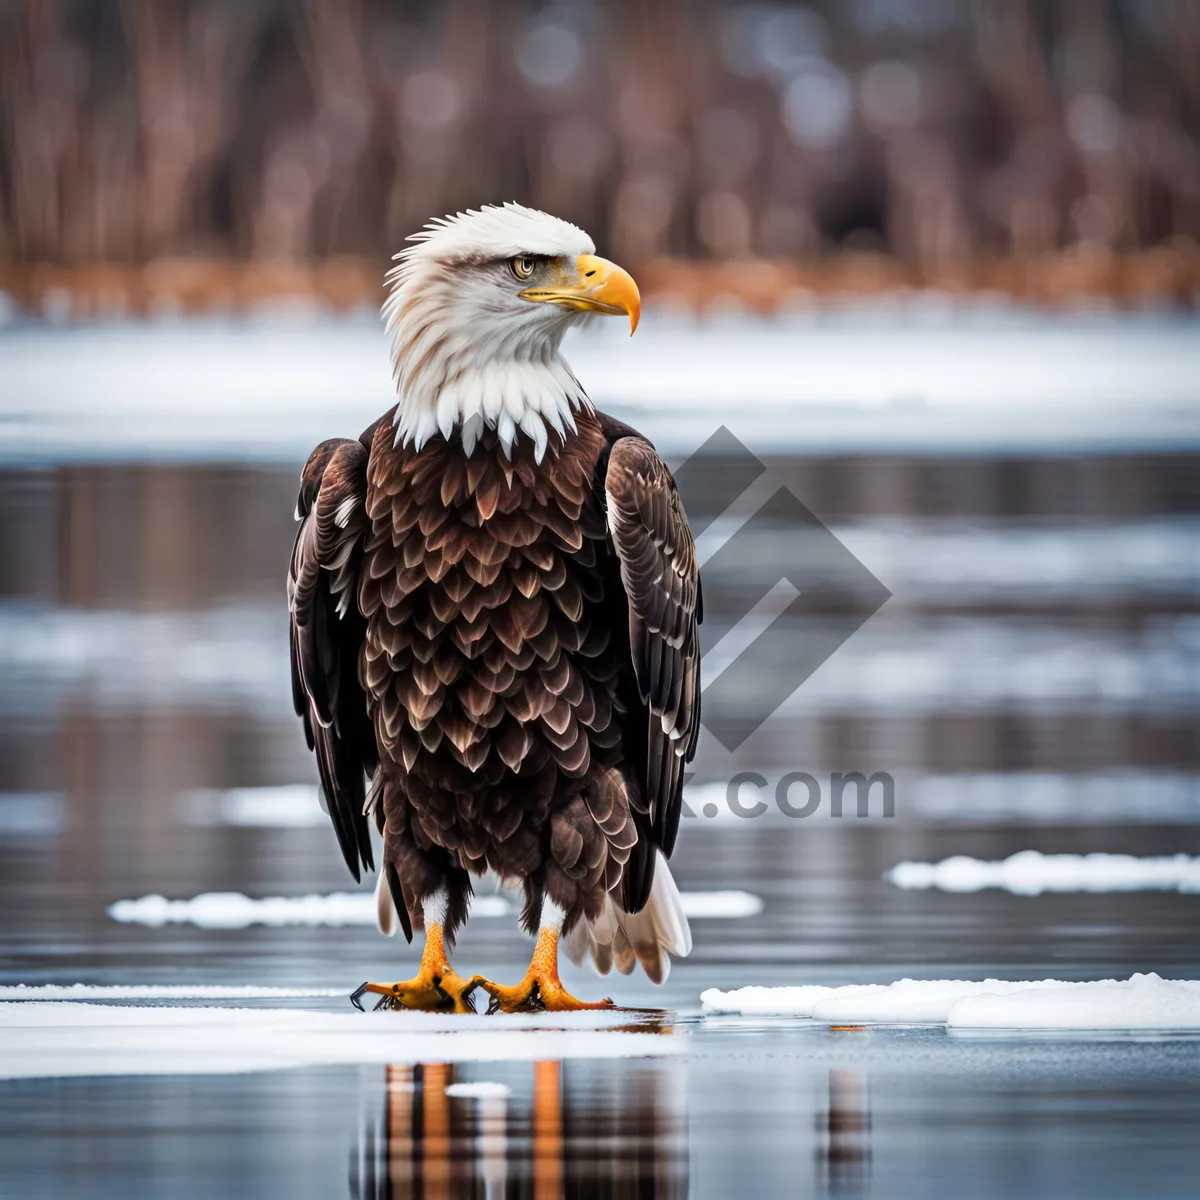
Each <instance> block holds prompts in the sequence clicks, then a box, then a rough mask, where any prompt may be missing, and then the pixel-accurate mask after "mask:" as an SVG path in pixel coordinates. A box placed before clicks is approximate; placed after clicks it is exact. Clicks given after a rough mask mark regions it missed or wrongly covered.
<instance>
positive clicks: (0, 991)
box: [0, 983, 346, 1001]
mask: <svg viewBox="0 0 1200 1200" xmlns="http://www.w3.org/2000/svg"><path fill="white" fill-rule="evenodd" d="M345 995H346V989H345V988H289V987H258V986H257V985H254V984H249V985H246V986H239V985H233V986H229V985H226V984H187V983H185V984H174V983H166V984H161V983H146V984H140V983H139V984H123V983H122V984H92V983H62V984H60V983H38V984H29V983H17V984H9V985H5V986H0V1001H4V1000H299V999H310V998H315V997H321V996H345Z"/></svg>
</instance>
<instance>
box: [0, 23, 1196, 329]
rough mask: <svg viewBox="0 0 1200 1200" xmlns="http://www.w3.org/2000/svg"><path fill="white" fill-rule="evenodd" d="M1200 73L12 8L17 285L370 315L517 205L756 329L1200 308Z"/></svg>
mask: <svg viewBox="0 0 1200 1200" xmlns="http://www.w3.org/2000/svg"><path fill="white" fill-rule="evenodd" d="M1198 63H1200V4H1198V3H1196V0H1038V2H1035V0H920V2H918V0H852V2H851V0H845V2H841V3H835V2H833V0H810V3H808V4H806V5H793V4H736V3H726V2H721V0H700V2H685V0H659V2H655V3H638V4H634V3H629V4H612V5H599V4H595V3H590V2H587V0H570V2H561V3H551V4H549V5H544V4H531V3H522V2H519V0H518V2H513V3H503V4H496V3H491V4H488V3H483V2H482V0H449V2H448V3H444V4H432V3H411V2H410V3H385V2H383V0H345V2H343V0H307V2H303V0H203V2H201V0H125V2H118V0H105V2H96V0H28V2H26V0H0V287H5V288H6V289H7V290H8V291H9V292H10V293H11V294H12V295H13V296H15V297H16V299H17V302H18V303H20V304H23V305H25V306H27V307H29V308H32V309H35V310H42V311H47V310H52V312H53V311H57V312H58V314H59V315H70V316H79V315H88V314H93V313H100V314H103V313H115V314H119V313H121V312H124V311H129V310H133V311H155V310H159V309H165V310H167V311H171V310H173V309H177V308H180V307H183V308H187V309H192V308H200V309H205V308H217V309H220V308H225V307H230V306H233V307H238V306H240V305H241V304H243V303H246V302H251V301H253V300H255V299H257V298H260V297H263V296H273V295H278V294H287V293H291V292H308V293H316V294H319V295H322V296H324V297H325V298H326V299H327V300H328V301H329V302H331V303H332V304H334V305H335V306H338V307H352V306H355V305H358V304H360V303H364V302H369V303H372V304H373V303H375V301H376V300H377V298H378V292H379V288H380V280H381V276H382V274H383V270H384V268H385V266H386V263H387V259H388V257H389V256H390V255H391V254H392V253H393V252H394V251H395V250H396V249H397V248H398V247H399V245H400V243H401V240H402V239H403V238H404V236H405V235H406V234H408V233H410V232H412V231H413V230H414V229H416V228H418V227H419V226H420V225H421V224H423V223H424V222H425V221H426V220H427V219H428V218H429V217H430V216H431V215H435V214H440V213H443V212H447V211H452V210H455V209H459V208H462V207H467V206H474V205H478V204H480V203H484V202H495V201H503V200H508V199H516V200H520V201H522V202H524V203H528V204H532V205H535V206H537V207H540V208H545V209H547V210H550V211H552V212H555V213H558V214H560V215H562V216H564V217H567V218H569V219H570V220H573V221H575V222H577V223H579V224H581V225H582V226H583V227H584V228H586V229H588V230H589V231H590V232H591V233H592V234H593V236H594V237H595V238H596V240H597V242H598V243H599V245H600V246H601V248H602V250H603V252H605V253H609V254H611V255H612V256H613V257H615V258H617V259H618V260H622V261H626V262H628V263H630V264H636V265H637V266H638V267H639V271H640V275H639V277H640V278H641V277H644V278H645V280H646V283H647V286H648V288H649V290H650V291H652V292H654V291H656V292H659V293H677V294H678V295H679V296H680V297H681V298H682V299H683V300H684V301H685V302H686V301H688V300H694V299H697V298H698V297H699V296H700V294H701V293H703V294H704V295H705V296H711V295H712V293H713V290H714V289H713V288H712V286H711V276H712V272H713V271H721V270H724V267H722V266H721V265H720V264H727V263H730V262H736V263H739V264H741V266H740V269H739V270H738V271H737V272H736V273H729V274H730V277H729V279H728V281H727V283H728V288H729V290H730V291H732V292H734V293H735V294H737V295H738V296H740V298H741V299H742V300H744V301H746V302H747V303H749V304H750V305H751V306H754V307H763V308H771V307H773V306H776V305H778V304H780V303H782V302H784V301H786V300H787V299H788V298H789V296H790V295H791V293H793V292H798V293H801V294H818V295H819V294H820V293H821V292H823V291H825V290H827V289H830V288H832V289H834V290H838V291H846V290H850V291H870V290H875V289H878V288H880V287H904V286H929V285H933V286H938V287H943V288H948V289H951V290H954V289H989V290H992V289H994V290H999V291H1002V292H1008V293H1012V294H1016V295H1019V296H1022V297H1024V298H1026V299H1033V300H1035V301H1059V302H1069V301H1071V300H1073V299H1075V298H1077V297H1078V296H1080V295H1089V296H1091V297H1093V298H1095V297H1108V298H1111V299H1113V300H1115V301H1117V302H1119V303H1125V302H1135V303H1145V302H1153V303H1155V304H1161V303H1163V302H1164V301H1165V302H1167V303H1170V304H1175V305H1187V306H1192V305H1194V304H1195V300H1196V295H1197V290H1198V288H1200V249H1198V239H1200V142H1198V139H1197V134H1198V132H1200V69H1197V64H1198ZM747 260H755V266H754V269H753V270H750V269H747V267H746V263H747ZM688 264H690V265H688ZM698 281H704V286H703V287H701V286H700V285H699V282H698ZM718 290H719V289H718Z"/></svg>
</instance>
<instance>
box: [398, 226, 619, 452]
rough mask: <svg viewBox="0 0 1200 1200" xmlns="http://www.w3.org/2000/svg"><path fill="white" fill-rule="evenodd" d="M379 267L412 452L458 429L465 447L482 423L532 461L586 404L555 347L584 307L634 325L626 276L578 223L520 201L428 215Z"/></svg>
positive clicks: (405, 438)
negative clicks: (524, 448)
mask: <svg viewBox="0 0 1200 1200" xmlns="http://www.w3.org/2000/svg"><path fill="white" fill-rule="evenodd" d="M408 241H410V242H412V243H413V244H412V245H411V246H409V247H407V248H406V249H404V250H402V251H401V252H400V253H399V254H397V255H396V266H395V267H393V268H392V270H391V271H390V272H389V273H388V283H389V284H390V286H391V293H390V294H389V296H388V298H387V301H386V303H385V304H384V306H383V317H384V320H385V321H386V323H387V327H388V331H389V332H390V333H391V335H392V366H393V370H394V372H395V376H396V385H397V388H398V390H399V393H400V405H399V409H398V411H397V414H396V441H397V443H405V444H408V443H410V442H411V443H413V444H415V445H416V446H417V448H418V449H419V448H420V447H421V446H423V445H424V444H425V442H427V441H428V440H429V438H431V437H432V436H433V435H434V434H435V433H438V432H439V431H440V432H441V434H442V436H443V437H446V438H450V437H451V436H452V434H453V432H454V430H455V428H456V427H457V426H459V425H460V424H461V426H462V429H461V437H462V442H463V447H464V449H465V451H466V453H467V454H470V453H471V451H472V450H473V449H474V447H475V443H476V441H477V440H478V438H479V435H480V434H481V433H482V432H483V430H484V429H485V428H488V427H491V428H494V429H495V430H496V432H497V435H498V437H499V440H500V442H501V444H502V445H503V446H504V449H505V451H506V452H511V450H512V446H513V443H514V442H515V441H516V439H517V437H518V435H519V433H524V434H526V435H527V436H528V437H529V438H530V439H531V440H532V441H533V443H534V450H535V454H536V456H537V460H538V461H539V462H540V461H541V459H542V456H543V455H544V454H545V452H546V447H547V445H548V444H549V440H550V433H551V432H553V433H555V434H556V435H557V436H558V438H559V439H560V440H561V439H564V438H565V437H566V434H567V430H568V429H570V430H574V428H575V418H574V417H573V415H572V411H573V410H574V409H576V408H580V407H582V406H586V405H589V404H590V401H589V400H588V398H587V395H586V394H585V392H584V390H583V388H582V387H581V386H580V384H579V381H578V380H577V379H576V378H575V376H574V375H573V374H572V373H571V369H570V368H569V367H568V366H567V364H566V362H565V361H564V360H563V357H562V355H561V353H560V352H559V348H560V346H561V344H562V339H563V335H564V334H565V333H566V331H567V329H568V328H569V327H570V326H571V324H572V323H573V322H575V321H577V320H578V319H579V318H580V317H581V316H582V315H584V314H586V313H616V314H625V315H627V316H628V317H629V324H630V332H631V333H632V332H633V330H634V329H635V328H636V327H637V322H638V315H639V313H640V311H641V300H640V297H639V295H638V289H637V284H635V283H634V282H633V279H632V278H630V276H629V275H628V274H627V273H626V272H625V271H623V270H622V269H621V268H620V267H618V266H617V265H616V264H615V263H611V262H609V261H608V260H607V259H603V258H597V257H596V255H595V253H594V251H595V249H596V247H595V246H594V245H593V244H592V239H591V238H589V237H588V235H587V234H586V233H584V232H583V230H582V229H578V228H577V227H576V226H574V225H571V224H570V223H569V222H567V221H561V220H559V218H558V217H552V216H550V215H549V214H548V213H544V212H538V211H537V210H536V209H533V208H525V207H523V206H522V205H520V204H505V205H504V206H503V207H498V206H491V205H489V206H486V207H484V208H481V209H479V210H478V211H475V210H470V211H468V212H465V213H458V214H457V215H456V216H453V217H445V218H442V219H440V220H435V221H431V222H430V223H429V224H428V225H426V226H425V228H424V229H422V230H421V231H420V232H419V233H414V234H413V235H412V236H411V237H409V238H408Z"/></svg>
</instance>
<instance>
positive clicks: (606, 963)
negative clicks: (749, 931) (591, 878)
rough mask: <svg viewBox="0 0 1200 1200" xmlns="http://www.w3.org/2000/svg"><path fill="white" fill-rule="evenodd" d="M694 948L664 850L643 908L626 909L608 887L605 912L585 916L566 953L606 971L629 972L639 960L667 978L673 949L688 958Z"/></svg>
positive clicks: (578, 963)
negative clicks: (591, 917) (587, 919)
mask: <svg viewBox="0 0 1200 1200" xmlns="http://www.w3.org/2000/svg"><path fill="white" fill-rule="evenodd" d="M691 951H692V931H691V930H690V929H689V928H688V922H687V917H686V916H685V915H684V911H683V902H682V900H681V899H680V898H679V889H678V888H677V887H676V886H675V880H674V879H672V878H671V870H670V868H669V867H668V866H667V860H666V859H665V858H664V857H663V856H662V854H661V853H659V854H658V860H657V862H656V863H655V864H654V886H653V887H652V888H651V889H650V899H649V900H648V901H646V907H645V908H643V909H642V911H641V912H640V913H627V912H625V910H624V909H623V908H621V905H620V901H619V900H617V899H616V898H615V897H614V896H613V895H612V893H609V896H608V900H607V902H606V904H605V907H604V911H603V912H602V913H601V914H600V916H599V917H597V918H596V920H595V921H593V922H591V923H589V922H587V921H580V922H579V923H578V924H577V925H576V926H575V928H574V929H573V930H571V934H570V937H569V938H568V939H567V954H568V956H569V957H570V959H571V961H572V962H573V963H574V964H575V965H576V966H582V965H583V960H584V959H585V958H589V957H590V958H591V960H592V964H593V965H594V966H595V968H596V970H597V971H599V972H600V974H601V975H607V974H608V972H609V971H610V970H611V969H612V967H613V966H616V968H617V970H618V971H620V972H621V974H622V975H628V974H629V973H630V972H631V971H632V970H633V968H634V965H635V964H636V963H639V962H640V963H641V964H642V969H643V970H644V971H645V972H646V974H647V975H648V976H649V977H650V978H651V980H653V981H654V982H655V983H662V982H664V980H666V978H667V976H668V974H669V973H670V970H671V960H670V958H669V957H668V956H669V955H672V954H673V955H675V956H676V958H686V957H687V956H688V955H689V954H690V953H691Z"/></svg>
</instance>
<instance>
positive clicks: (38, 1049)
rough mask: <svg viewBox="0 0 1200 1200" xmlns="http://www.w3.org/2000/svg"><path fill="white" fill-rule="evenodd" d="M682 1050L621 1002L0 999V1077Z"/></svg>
mask: <svg viewBox="0 0 1200 1200" xmlns="http://www.w3.org/2000/svg"><path fill="white" fill-rule="evenodd" d="M656 1030H658V1031H656ZM683 1047H684V1039H683V1037H682V1036H679V1035H677V1034H674V1033H673V1031H672V1030H670V1029H669V1027H668V1028H663V1027H661V1026H656V1025H655V1024H653V1023H652V1022H649V1021H647V1020H646V1019H645V1018H644V1017H639V1016H638V1015H637V1014H633V1013H626V1012H620V1011H615V1012H611V1013H607V1012H603V1013H602V1012H595V1013H567V1014H550V1013H539V1014H530V1015H528V1016H512V1017H485V1016H442V1015H440V1014H434V1013H416V1012H405V1013H395V1012H380V1013H352V1012H344V1013H342V1012H339V1013H331V1012H302V1011H298V1010H291V1009H247V1008H182V1007H180V1008H171V1007H147V1006H136V1007H130V1006H115V1005H108V1004H79V1003H72V1002H69V1001H68V1002H60V1003H38V1002H33V1003H0V1078H8V1079H16V1078H27V1077H45V1076H78V1075H174V1074H206V1075H207V1074H226V1073H230V1072H243V1071H257V1070H270V1069H273V1068H279V1067H292V1066H305V1065H317V1064H322V1063H416V1062H469V1061H488V1062H502V1061H511V1060H519V1061H534V1060H538V1059H563V1058H624V1057H630V1056H647V1055H665V1054H674V1053H678V1052H680V1051H681V1050H682V1049H683Z"/></svg>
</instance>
